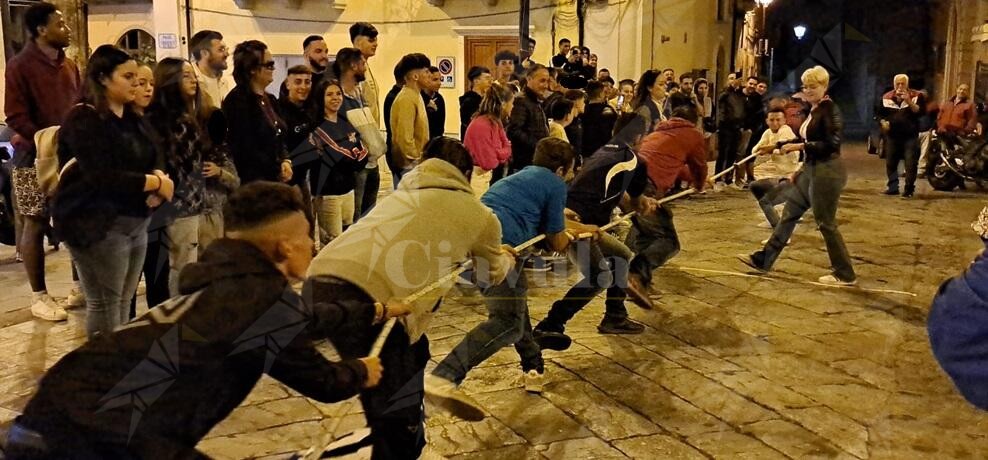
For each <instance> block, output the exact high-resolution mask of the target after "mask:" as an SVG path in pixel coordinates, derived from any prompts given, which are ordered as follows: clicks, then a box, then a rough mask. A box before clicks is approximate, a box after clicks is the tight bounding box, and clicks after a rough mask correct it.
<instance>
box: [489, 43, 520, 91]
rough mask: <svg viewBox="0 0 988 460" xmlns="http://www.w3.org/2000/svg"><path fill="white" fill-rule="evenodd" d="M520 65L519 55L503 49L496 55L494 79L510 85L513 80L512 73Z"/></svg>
mask: <svg viewBox="0 0 988 460" xmlns="http://www.w3.org/2000/svg"><path fill="white" fill-rule="evenodd" d="M516 65H518V55H517V54H515V53H513V52H511V51H508V50H501V51H498V52H497V54H495V55H494V80H495V81H496V82H498V83H500V84H502V85H504V86H508V82H510V81H511V74H513V73H515V66H516Z"/></svg>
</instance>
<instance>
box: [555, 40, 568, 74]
mask: <svg viewBox="0 0 988 460" xmlns="http://www.w3.org/2000/svg"><path fill="white" fill-rule="evenodd" d="M571 47H572V44H571V43H570V41H569V39H568V38H563V39H561V40H559V54H557V55H555V56H553V57H552V66H553V67H555V68H557V69H562V68H563V66H564V65H566V61H567V60H568V59H569V50H570V48H571Z"/></svg>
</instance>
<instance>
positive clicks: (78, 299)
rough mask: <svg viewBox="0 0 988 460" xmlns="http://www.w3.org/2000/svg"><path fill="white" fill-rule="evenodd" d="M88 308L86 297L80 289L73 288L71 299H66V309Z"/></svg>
mask: <svg viewBox="0 0 988 460" xmlns="http://www.w3.org/2000/svg"><path fill="white" fill-rule="evenodd" d="M85 306H86V295H85V294H83V293H82V291H81V290H79V288H72V291H70V292H69V297H68V298H66V299H65V308H81V307H85Z"/></svg>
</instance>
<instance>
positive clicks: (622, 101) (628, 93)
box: [607, 78, 635, 113]
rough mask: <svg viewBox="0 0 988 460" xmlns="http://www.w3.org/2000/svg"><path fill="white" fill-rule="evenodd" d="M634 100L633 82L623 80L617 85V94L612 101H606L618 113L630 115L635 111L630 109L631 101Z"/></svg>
mask: <svg viewBox="0 0 988 460" xmlns="http://www.w3.org/2000/svg"><path fill="white" fill-rule="evenodd" d="M634 99H635V81H634V80H631V79H628V78H626V79H624V80H621V81H620V82H619V83H618V94H617V96H615V97H614V98H613V99H611V100H609V101H607V103H608V104H611V107H613V108H614V110H617V111H618V112H619V113H630V112H634V111H635V110H634V109H633V108H632V107H631V101H633V100H634Z"/></svg>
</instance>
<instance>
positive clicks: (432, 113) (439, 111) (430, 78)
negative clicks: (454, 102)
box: [422, 66, 446, 139]
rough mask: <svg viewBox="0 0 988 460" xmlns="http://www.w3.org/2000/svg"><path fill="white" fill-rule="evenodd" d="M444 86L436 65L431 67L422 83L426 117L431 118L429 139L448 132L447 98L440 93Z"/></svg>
mask: <svg viewBox="0 0 988 460" xmlns="http://www.w3.org/2000/svg"><path fill="white" fill-rule="evenodd" d="M440 87H442V74H441V73H439V68H438V67H436V66H432V67H429V74H428V75H427V77H426V79H425V81H424V82H423V85H422V102H425V111H426V118H428V119H429V139H432V138H434V137H439V136H442V135H443V134H445V133H446V100H445V99H443V95H442V94H439V88H440Z"/></svg>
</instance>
